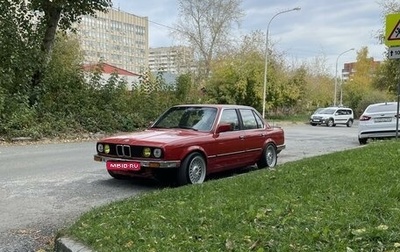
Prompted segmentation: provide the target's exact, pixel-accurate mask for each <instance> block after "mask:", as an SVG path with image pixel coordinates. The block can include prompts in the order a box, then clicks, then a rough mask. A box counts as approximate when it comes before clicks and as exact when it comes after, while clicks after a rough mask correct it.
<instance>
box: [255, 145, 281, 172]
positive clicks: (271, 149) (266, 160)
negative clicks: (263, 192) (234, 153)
mask: <svg viewBox="0 0 400 252" xmlns="http://www.w3.org/2000/svg"><path fill="white" fill-rule="evenodd" d="M277 162H278V154H277V151H276V147H275V145H274V144H272V143H269V144H267V146H265V148H264V150H263V152H262V155H261V158H260V160H258V162H257V166H258V168H264V167H270V168H273V167H275V166H276V163H277Z"/></svg>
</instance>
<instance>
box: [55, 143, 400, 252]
mask: <svg viewBox="0 0 400 252" xmlns="http://www.w3.org/2000/svg"><path fill="white" fill-rule="evenodd" d="M399 157H400V143H399V142H398V141H384V142H376V143H375V142H374V143H371V144H368V145H367V146H365V147H363V148H357V149H354V150H347V151H343V152H337V153H333V154H329V155H324V156H319V157H313V158H307V159H303V160H300V161H296V162H291V163H285V164H283V165H280V166H278V167H277V168H276V169H274V170H269V169H261V170H256V171H251V172H249V173H245V174H242V175H237V176H233V177H228V178H224V179H219V180H210V181H207V182H206V183H204V184H202V185H196V186H186V187H179V188H166V189H162V190H158V191H154V192H151V193H147V194H143V195H141V196H139V197H134V198H131V199H127V200H124V201H120V202H115V203H112V204H110V205H106V206H103V207H99V208H96V209H94V210H92V211H90V212H88V213H85V214H84V215H83V216H82V217H81V218H80V219H79V220H77V221H76V223H75V224H74V225H73V226H71V227H70V228H68V229H67V230H64V231H62V233H61V234H62V235H67V236H70V237H72V238H73V239H76V240H78V241H81V242H83V243H84V244H87V245H88V246H89V247H91V248H93V249H94V250H96V251H257V252H262V251H400V225H399V223H400V183H399V178H400V159H399Z"/></svg>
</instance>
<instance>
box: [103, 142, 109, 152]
mask: <svg viewBox="0 0 400 252" xmlns="http://www.w3.org/2000/svg"><path fill="white" fill-rule="evenodd" d="M104 153H106V154H108V153H110V145H108V144H106V145H104Z"/></svg>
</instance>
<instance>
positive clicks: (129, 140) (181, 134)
mask: <svg viewBox="0 0 400 252" xmlns="http://www.w3.org/2000/svg"><path fill="white" fill-rule="evenodd" d="M207 134H210V133H205V132H198V131H194V130H176V129H173V130H172V129H157V130H153V129H147V130H144V131H140V132H134V133H130V134H125V135H119V136H113V137H108V138H104V139H102V140H100V141H99V142H103V143H116V144H129V145H153V146H162V145H165V144H169V143H177V142H185V141H190V142H193V140H194V138H197V137H202V136H204V135H207Z"/></svg>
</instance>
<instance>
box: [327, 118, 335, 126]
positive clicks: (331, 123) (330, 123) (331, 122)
mask: <svg viewBox="0 0 400 252" xmlns="http://www.w3.org/2000/svg"><path fill="white" fill-rule="evenodd" d="M334 124H335V123H334V122H333V119H329V120H328V122H327V123H326V126H328V127H332V126H334Z"/></svg>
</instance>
